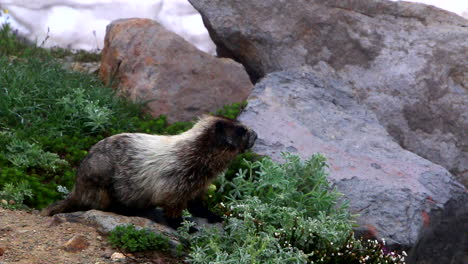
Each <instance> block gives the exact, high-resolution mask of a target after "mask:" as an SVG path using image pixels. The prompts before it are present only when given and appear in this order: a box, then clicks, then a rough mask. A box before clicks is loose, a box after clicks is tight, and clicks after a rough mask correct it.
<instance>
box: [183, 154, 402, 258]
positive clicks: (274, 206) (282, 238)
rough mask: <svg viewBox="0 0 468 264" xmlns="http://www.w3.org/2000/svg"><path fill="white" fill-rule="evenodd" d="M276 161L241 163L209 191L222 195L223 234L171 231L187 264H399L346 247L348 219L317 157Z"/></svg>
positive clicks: (360, 245)
mask: <svg viewBox="0 0 468 264" xmlns="http://www.w3.org/2000/svg"><path fill="white" fill-rule="evenodd" d="M283 157H284V160H285V162H284V163H276V162H274V161H272V160H271V159H269V158H263V159H262V160H259V161H255V162H246V165H247V169H246V170H241V171H240V172H239V173H238V174H237V175H236V176H235V177H234V178H233V179H232V181H229V180H226V179H225V177H221V179H220V187H219V188H218V190H217V191H218V192H223V193H225V192H226V190H225V188H227V187H229V188H230V190H229V191H228V192H227V200H226V202H225V203H224V204H223V207H224V209H225V214H226V216H227V217H226V220H225V226H224V230H223V231H222V232H220V231H219V230H217V229H201V230H200V232H198V233H196V234H193V235H189V234H188V230H189V227H190V226H191V223H189V222H186V223H185V224H184V227H183V228H181V229H180V230H179V233H180V236H181V239H182V240H183V241H186V242H187V243H188V244H190V250H191V252H190V254H189V259H188V261H189V262H190V263H402V261H401V256H399V255H396V254H394V253H392V254H394V255H386V254H384V253H383V251H382V247H380V246H379V245H377V244H368V243H367V242H364V241H359V240H356V239H354V237H353V232H352V226H353V224H354V221H353V218H352V216H351V215H350V214H349V212H348V210H347V204H346V203H345V202H343V201H341V199H340V197H341V194H340V193H338V192H337V191H335V190H333V188H331V187H330V184H329V183H328V181H327V179H326V176H327V174H326V170H325V169H326V163H325V159H324V157H323V156H321V155H314V156H313V157H311V158H310V159H308V160H306V161H302V160H301V159H300V158H299V157H298V156H294V155H291V154H284V156H283ZM376 259H378V261H376ZM363 261H364V262H363Z"/></svg>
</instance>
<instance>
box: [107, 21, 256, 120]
mask: <svg viewBox="0 0 468 264" xmlns="http://www.w3.org/2000/svg"><path fill="white" fill-rule="evenodd" d="M99 76H100V78H101V79H102V80H103V81H104V82H105V83H106V84H107V85H111V86H112V87H114V88H115V89H117V91H118V93H119V94H120V95H123V96H125V97H128V98H130V99H131V100H132V101H135V102H145V103H146V105H147V106H148V112H149V113H150V114H151V115H153V116H159V115H167V117H168V120H169V122H174V121H190V120H192V119H193V118H195V117H197V116H199V115H201V114H204V113H208V112H212V111H215V110H217V109H219V108H221V107H222V106H224V105H227V104H231V103H235V102H241V101H245V100H246V99H247V97H248V95H249V94H250V91H251V90H252V84H251V82H250V79H249V76H248V75H247V73H246V72H245V70H244V67H243V66H242V65H241V64H239V63H237V62H234V61H233V60H231V59H220V58H216V57H213V56H211V55H209V54H207V53H205V52H202V51H200V50H198V49H197V48H196V47H194V46H193V45H192V44H190V43H188V42H187V41H185V40H184V39H182V38H181V37H180V36H178V35H176V34H174V33H172V32H170V31H168V30H166V29H165V28H164V27H162V26H161V25H159V24H158V23H157V22H155V21H152V20H149V19H136V18H134V19H122V20H116V21H114V22H112V23H111V24H110V25H109V26H108V27H107V31H106V38H105V46H104V50H103V53H102V60H101V68H100V71H99Z"/></svg>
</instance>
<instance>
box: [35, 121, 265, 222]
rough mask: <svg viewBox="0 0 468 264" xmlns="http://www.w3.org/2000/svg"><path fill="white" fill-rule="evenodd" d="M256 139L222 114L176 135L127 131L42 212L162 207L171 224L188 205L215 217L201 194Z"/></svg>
mask: <svg viewBox="0 0 468 264" xmlns="http://www.w3.org/2000/svg"><path fill="white" fill-rule="evenodd" d="M256 138H257V134H256V133H255V132H254V131H253V130H251V129H249V128H247V127H246V126H244V125H243V124H241V123H240V122H238V121H235V120H231V119H228V118H224V117H218V116H203V117H202V118H200V120H199V121H198V122H197V123H196V124H195V125H194V126H193V128H192V129H190V130H188V131H186V132H184V133H182V134H180V135H175V136H160V135H149V134H142V133H123V134H117V135H114V136H111V137H108V138H105V139H103V140H101V141H99V142H98V143H97V144H96V145H94V146H93V147H92V148H91V149H90V151H89V153H88V155H87V156H86V157H85V158H84V159H83V161H82V162H81V164H80V165H79V167H78V170H77V174H76V182H75V186H74V188H73V190H72V191H71V193H70V194H69V196H68V197H67V198H66V199H65V200H63V201H59V202H56V203H55V204H52V205H51V206H49V207H48V208H46V209H45V210H44V211H43V212H42V214H43V215H54V214H57V213H65V212H73V211H80V210H89V209H98V210H103V211H112V212H117V213H121V214H125V215H139V212H144V211H146V210H154V209H155V208H156V207H157V206H158V207H162V209H163V210H164V215H165V217H166V221H167V223H168V224H169V225H170V226H172V227H178V226H179V225H180V223H181V221H182V218H181V215H182V211H183V210H184V209H185V208H188V209H189V212H190V213H192V215H195V216H201V217H210V216H211V217H212V216H213V215H214V214H212V213H211V212H209V211H208V210H207V209H206V208H203V207H202V206H201V204H200V203H201V197H203V195H204V193H205V191H206V189H207V187H208V186H209V185H210V183H211V182H212V181H213V180H214V179H215V178H216V176H217V175H218V174H219V173H221V172H222V171H223V170H225V169H226V168H227V166H228V164H229V162H230V161H232V160H233V158H234V157H235V156H236V155H237V154H239V153H242V152H244V151H245V150H247V149H249V148H251V147H252V146H253V144H254V142H255V140H256ZM142 215H144V214H142ZM218 218H219V217H218ZM168 219H169V220H168Z"/></svg>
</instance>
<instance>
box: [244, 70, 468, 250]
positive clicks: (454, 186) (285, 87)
mask: <svg viewBox="0 0 468 264" xmlns="http://www.w3.org/2000/svg"><path fill="white" fill-rule="evenodd" d="M352 91H353V90H352V87H351V86H349V85H347V84H345V83H344V82H342V81H340V80H339V79H335V78H330V77H328V76H326V75H321V73H320V72H316V71H314V70H313V69H311V68H310V67H302V68H297V69H290V70H287V71H282V72H275V73H271V74H269V75H267V77H266V78H264V79H263V80H262V81H261V82H259V83H257V85H256V86H255V88H254V91H253V92H252V94H251V96H250V97H249V100H248V102H249V104H248V106H247V108H246V109H245V111H244V112H243V113H242V114H241V116H240V117H239V120H240V121H242V122H243V123H245V124H246V125H248V126H249V127H251V128H252V129H254V130H255V131H256V132H257V134H258V139H257V142H256V144H255V147H254V151H255V152H257V153H259V154H265V155H269V156H270V157H272V158H273V159H276V160H278V159H280V153H281V152H283V151H288V152H292V153H296V154H298V155H300V156H302V157H303V158H309V157H310V156H311V155H312V154H314V153H317V152H319V153H322V154H323V155H325V157H327V158H328V163H329V165H330V176H329V178H330V179H331V181H332V182H333V183H334V184H335V186H336V187H337V189H338V190H339V191H340V192H342V193H344V194H345V198H346V199H348V200H350V205H351V210H352V212H353V213H358V214H360V216H359V219H358V223H359V224H360V226H361V227H365V228H368V229H369V232H371V233H375V235H376V236H377V237H378V238H385V239H386V240H387V241H388V242H389V243H390V244H399V245H412V244H414V242H415V241H416V239H417V237H418V232H419V229H420V228H421V227H422V226H423V224H424V221H427V219H428V215H429V214H430V212H431V211H432V210H433V209H435V208H439V207H441V206H442V205H443V204H444V203H445V202H446V201H447V200H449V199H450V198H451V197H453V196H454V195H456V194H459V193H461V192H463V191H464V188H463V186H462V185H461V184H460V183H458V182H457V181H456V180H455V178H454V177H453V176H452V175H451V174H450V173H449V172H448V171H447V170H446V169H444V168H443V167H441V166H439V165H436V164H434V163H432V162H430V161H428V160H426V159H423V158H421V157H419V156H417V155H415V154H413V153H411V152H409V151H407V150H404V149H402V148H401V147H400V146H399V145H398V144H397V143H396V142H394V140H393V139H392V138H391V136H390V135H389V134H388V133H387V132H386V130H385V129H384V127H383V126H381V125H380V124H379V121H378V120H377V118H376V115H375V114H374V113H373V112H372V111H371V110H369V109H368V108H367V107H366V106H361V105H360V104H359V103H358V102H357V99H356V98H355V97H354V96H353V93H352ZM374 231H376V232H374Z"/></svg>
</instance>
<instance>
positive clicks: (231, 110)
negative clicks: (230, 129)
mask: <svg viewBox="0 0 468 264" xmlns="http://www.w3.org/2000/svg"><path fill="white" fill-rule="evenodd" d="M246 106H247V102H240V103H234V104H231V105H225V106H223V108H221V109H219V110H218V111H216V112H214V113H213V114H215V115H219V116H224V117H227V118H231V119H236V118H237V116H239V114H240V113H241V112H242V110H244V108H245V107H246Z"/></svg>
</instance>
